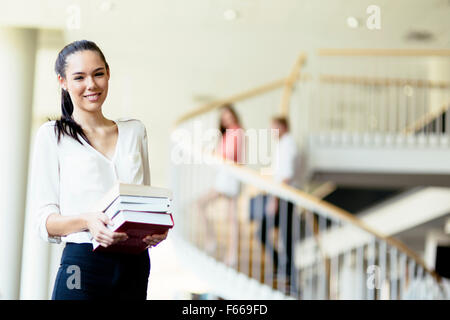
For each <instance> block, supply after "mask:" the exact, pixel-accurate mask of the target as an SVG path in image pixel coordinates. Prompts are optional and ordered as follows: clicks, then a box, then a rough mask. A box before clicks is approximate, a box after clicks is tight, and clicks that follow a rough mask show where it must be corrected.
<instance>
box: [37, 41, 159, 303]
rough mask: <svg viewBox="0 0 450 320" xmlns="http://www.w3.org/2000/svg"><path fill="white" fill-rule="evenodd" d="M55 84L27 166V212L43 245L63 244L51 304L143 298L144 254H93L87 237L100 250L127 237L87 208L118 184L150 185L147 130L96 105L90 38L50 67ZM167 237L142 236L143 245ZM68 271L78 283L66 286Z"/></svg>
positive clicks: (97, 81)
mask: <svg viewBox="0 0 450 320" xmlns="http://www.w3.org/2000/svg"><path fill="white" fill-rule="evenodd" d="M55 71H56V74H57V76H58V80H59V83H60V85H61V89H62V91H61V110H62V116H61V119H59V120H50V121H48V122H46V123H44V124H43V125H41V126H40V128H39V129H38V131H37V134H36V137H35V143H34V150H33V158H32V168H31V197H32V199H31V200H32V212H33V215H34V217H35V225H36V229H37V231H38V233H39V235H40V236H41V238H43V239H44V240H46V241H49V242H56V243H59V242H61V241H64V242H66V246H65V248H64V251H63V255H62V258H61V265H60V268H59V270H58V274H57V277H56V280H55V285H54V289H53V294H52V299H71V300H74V299H77V300H78V299H97V298H100V299H104V298H114V299H120V298H125V299H146V297H147V284H148V277H149V273H150V258H149V253H148V250H145V251H144V252H143V253H142V254H139V255H126V254H115V253H99V252H94V251H92V248H93V247H92V242H91V240H92V239H95V240H96V241H98V242H99V243H100V244H101V245H102V246H104V247H107V246H109V245H111V244H114V243H116V242H118V241H122V240H125V239H127V235H126V234H125V233H117V232H112V231H111V230H110V229H108V228H107V226H106V225H107V224H112V222H111V220H110V219H108V217H107V216H106V214H105V213H103V212H92V209H91V208H92V206H93V205H94V204H95V203H96V201H98V199H100V198H102V196H103V195H104V194H105V193H106V192H107V191H108V190H109V189H110V188H111V187H112V186H113V184H114V183H115V182H116V181H117V180H120V181H121V182H125V183H133V184H145V185H150V170H149V162H148V148H147V132H146V128H145V126H144V124H143V123H142V122H141V121H140V120H136V119H118V120H109V119H107V118H105V117H104V116H103V113H102V105H103V103H104V101H105V99H106V96H107V93H108V81H109V78H110V69H109V66H108V64H107V62H106V59H105V57H104V55H103V53H102V52H101V50H100V49H99V48H98V46H97V45H96V44H95V43H94V42H91V41H87V40H81V41H75V42H72V43H70V44H68V45H67V46H65V47H64V48H63V49H62V50H61V51H60V53H59V54H58V58H57V60H56V63H55ZM166 237H167V232H166V233H165V234H162V235H153V236H148V237H145V238H144V239H142V241H144V242H145V243H146V244H147V246H148V247H151V246H155V245H157V244H158V243H159V242H160V241H162V240H164V239H165V238H166ZM73 270H78V272H79V276H80V277H81V278H80V283H78V285H77V284H75V287H74V286H71V285H69V284H70V278H69V277H70V276H71V275H72V273H73Z"/></svg>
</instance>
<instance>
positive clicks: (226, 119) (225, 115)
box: [221, 109, 237, 128]
mask: <svg viewBox="0 0 450 320" xmlns="http://www.w3.org/2000/svg"><path fill="white" fill-rule="evenodd" d="M221 121H222V125H223V126H224V127H225V128H229V127H231V126H234V125H237V121H236V119H235V118H234V116H233V114H232V113H231V112H230V111H229V110H226V109H225V110H224V111H223V112H222V116H221Z"/></svg>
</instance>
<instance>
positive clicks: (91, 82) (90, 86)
mask: <svg viewBox="0 0 450 320" xmlns="http://www.w3.org/2000/svg"><path fill="white" fill-rule="evenodd" d="M87 87H88V89H90V90H93V89H95V88H96V87H97V84H96V83H95V80H94V78H93V77H87Z"/></svg>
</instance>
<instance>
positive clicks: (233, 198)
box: [197, 104, 244, 266]
mask: <svg viewBox="0 0 450 320" xmlns="http://www.w3.org/2000/svg"><path fill="white" fill-rule="evenodd" d="M219 130H220V133H221V139H220V140H219V144H218V148H217V151H218V154H219V155H221V156H222V157H223V158H224V159H226V160H230V161H233V162H235V163H242V160H243V151H244V150H243V149H244V148H243V145H244V143H243V142H244V130H243V129H242V126H241V124H240V121H239V117H238V115H237V114H236V112H235V111H234V108H233V106H232V105H230V104H226V105H224V106H223V107H222V112H221V116H220V124H219ZM239 193H240V182H239V180H238V179H236V178H235V177H234V176H233V175H232V174H230V173H228V172H227V171H226V170H225V168H224V167H223V166H222V167H220V168H219V169H218V172H217V175H216V178H215V181H214V187H213V188H212V189H211V190H210V191H209V192H208V193H207V194H205V195H204V196H202V197H201V198H200V199H199V200H198V201H197V208H198V212H199V215H200V217H201V218H202V220H203V222H204V224H205V226H206V250H207V251H209V252H211V253H212V252H214V251H215V249H216V240H215V231H214V226H213V225H210V222H209V221H208V217H207V214H206V207H207V206H208V205H210V204H211V203H212V202H214V201H215V200H217V199H219V198H223V199H225V200H226V201H227V205H228V206H227V207H228V217H229V219H230V220H229V221H230V245H229V246H228V252H227V256H226V257H225V262H226V263H227V264H228V265H230V266H235V264H236V262H237V241H238V239H237V237H238V234H237V231H238V226H237V223H238V221H237V196H238V195H239Z"/></svg>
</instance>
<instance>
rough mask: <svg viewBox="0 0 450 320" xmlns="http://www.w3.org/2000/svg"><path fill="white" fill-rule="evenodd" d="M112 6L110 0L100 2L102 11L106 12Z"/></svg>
mask: <svg viewBox="0 0 450 320" xmlns="http://www.w3.org/2000/svg"><path fill="white" fill-rule="evenodd" d="M113 6H114V5H113V3H112V2H111V1H102V3H100V10H101V11H103V12H108V11H111V10H112V8H113Z"/></svg>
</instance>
